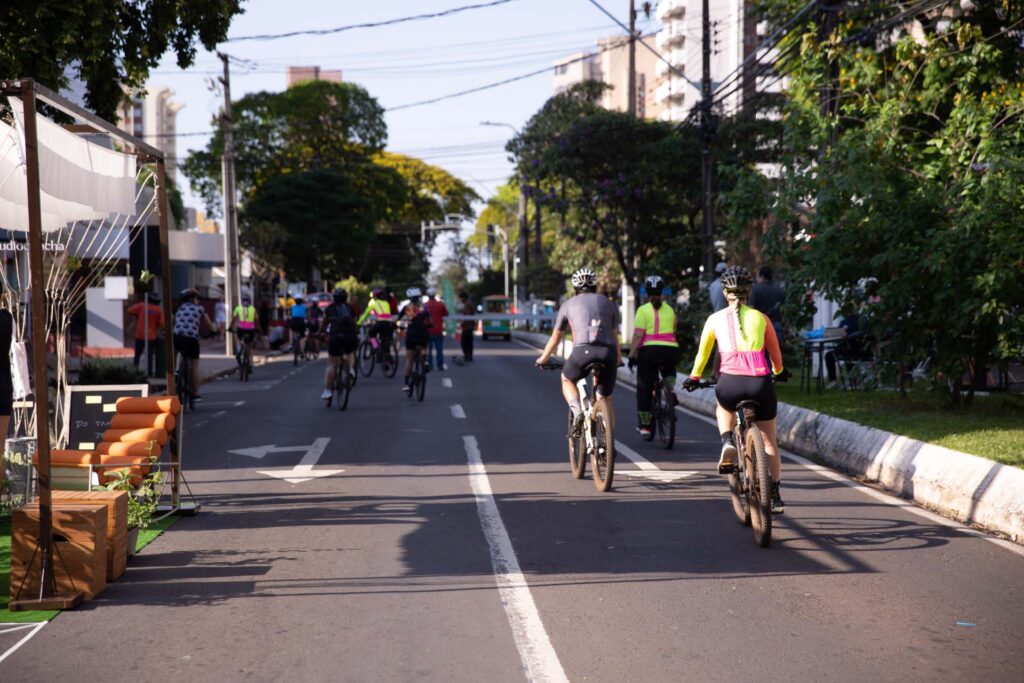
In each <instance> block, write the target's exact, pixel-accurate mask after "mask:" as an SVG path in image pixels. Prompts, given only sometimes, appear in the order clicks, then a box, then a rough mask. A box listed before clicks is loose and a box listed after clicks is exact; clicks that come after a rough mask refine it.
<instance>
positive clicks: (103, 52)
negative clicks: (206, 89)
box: [0, 0, 242, 121]
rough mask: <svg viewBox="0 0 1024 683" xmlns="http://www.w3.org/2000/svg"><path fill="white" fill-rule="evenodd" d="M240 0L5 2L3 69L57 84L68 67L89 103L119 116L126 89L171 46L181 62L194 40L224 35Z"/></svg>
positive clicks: (1, 14) (212, 40)
mask: <svg viewBox="0 0 1024 683" xmlns="http://www.w3.org/2000/svg"><path fill="white" fill-rule="evenodd" d="M241 12H242V9H241V3H240V1H239V0H189V1H188V2H180V1H179V0H118V1H115V2H111V1H110V0H79V1H78V2H66V1H64V0H29V1H26V2H5V3H2V4H0V35H2V36H3V40H0V74H2V76H3V77H4V78H18V77H28V78H34V79H36V80H37V81H39V82H40V83H42V84H43V85H45V86H47V87H49V88H51V89H53V90H59V89H61V88H64V87H66V86H67V85H68V83H69V77H68V76H69V73H71V74H74V75H75V76H77V77H78V78H80V79H81V80H82V81H83V82H84V83H85V103H86V106H87V107H88V108H89V109H91V110H92V111H93V112H95V113H96V115H97V116H100V117H101V118H104V119H107V120H108V121H115V120H116V119H117V108H118V105H120V104H121V102H122V101H123V100H124V98H125V91H126V90H133V89H137V88H140V87H142V86H143V85H145V83H146V80H147V78H148V76H149V71H150V69H152V68H153V67H155V66H157V64H159V62H160V59H161V58H162V57H163V55H164V53H166V52H167V51H168V49H171V50H173V51H174V53H175V55H176V57H177V63H178V66H179V67H181V68H182V69H185V68H188V67H189V66H191V65H192V63H193V62H194V61H195V56H196V46H197V44H201V45H202V46H203V47H205V48H206V49H207V50H213V49H214V48H215V47H216V46H217V43H219V42H221V41H222V40H224V38H225V37H227V34H228V27H229V26H230V24H231V20H232V18H234V16H235V15H237V14H240V13H241Z"/></svg>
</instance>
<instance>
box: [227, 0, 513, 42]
mask: <svg viewBox="0 0 1024 683" xmlns="http://www.w3.org/2000/svg"><path fill="white" fill-rule="evenodd" d="M516 1H517V0H492V1H491V2H484V3H480V4H476V5H463V6H462V7H452V8H451V9H446V10H442V11H440V12H431V13H428V14H414V15H412V16H408V17H398V18H396V19H384V20H382V21H370V22H366V23H362V24H349V25H348V26H337V27H335V28H321V29H308V30H304V31H288V32H286V33H265V34H261V35H255V36H240V37H238V38H228V39H227V40H225V41H223V42H225V43H238V42H241V41H243V40H278V39H280V38H294V37H295V36H326V35H332V34H335V33H343V32H345V31H352V30H355V29H360V28H378V27H381V26H392V25H394V24H403V23H406V22H409V21H424V20H426V19H436V18H438V17H447V16H450V15H452V14H459V13H461V12H468V11H469V10H474V9H484V8H487V7H497V6H498V5H505V4H508V3H510V2H516Z"/></svg>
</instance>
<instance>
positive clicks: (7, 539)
mask: <svg viewBox="0 0 1024 683" xmlns="http://www.w3.org/2000/svg"><path fill="white" fill-rule="evenodd" d="M177 521H178V516H177V515H169V516H167V517H164V518H163V519H161V520H160V521H158V522H154V523H153V524H152V525H151V526H150V527H149V528H148V529H145V530H144V531H140V532H139V540H138V542H137V543H136V544H135V552H138V551H140V550H142V549H143V548H145V547H146V546H147V545H149V544H150V543H152V542H153V541H154V540H155V539H156V537H157V536H159V535H160V534H162V533H163V532H165V531H167V529H169V528H170V527H171V526H172V525H173V524H174V523H175V522H177ZM128 571H131V566H130V565H129V567H128ZM10 579H11V518H10V517H0V623H16V624H22V623H28V622H37V621H49V620H50V619H53V618H54V617H55V616H57V615H58V614H59V613H60V612H58V611H55V610H44V611H25V612H11V611H10V610H8V609H7V603H8V601H9V598H10V592H11V591H10Z"/></svg>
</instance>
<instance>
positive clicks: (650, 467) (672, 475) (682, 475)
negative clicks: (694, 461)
mask: <svg viewBox="0 0 1024 683" xmlns="http://www.w3.org/2000/svg"><path fill="white" fill-rule="evenodd" d="M615 452H616V453H622V454H623V455H624V456H626V457H627V458H629V459H630V460H632V461H633V464H635V465H636V466H637V469H638V470H639V471H636V470H622V469H620V470H618V473H619V474H624V475H626V476H628V477H639V478H642V479H653V480H654V481H660V482H662V483H669V482H673V481H678V480H679V479H686V478H687V477H692V476H693V475H695V474H697V472H696V470H686V471H681V470H663V469H661V468H660V467H658V466H657V465H655V464H654V463H653V462H651V461H650V460H648V459H647V458H645V457H644V456H642V455H640V454H639V453H637V452H636V451H634V450H633V449H632V448H630V447H629V446H627V445H626V444H624V443H622V442H621V441H619V440H618V439H616V440H615Z"/></svg>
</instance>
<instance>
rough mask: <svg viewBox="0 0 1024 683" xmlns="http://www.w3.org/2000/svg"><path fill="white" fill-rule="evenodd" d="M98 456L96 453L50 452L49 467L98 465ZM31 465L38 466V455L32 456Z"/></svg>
mask: <svg viewBox="0 0 1024 683" xmlns="http://www.w3.org/2000/svg"><path fill="white" fill-rule="evenodd" d="M99 462H100V454H99V453H97V452H96V451H72V450H55V451H50V465H51V466H52V465H98V464H99ZM32 464H33V465H35V466H37V467H38V466H39V455H38V454H36V455H33V456H32Z"/></svg>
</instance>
